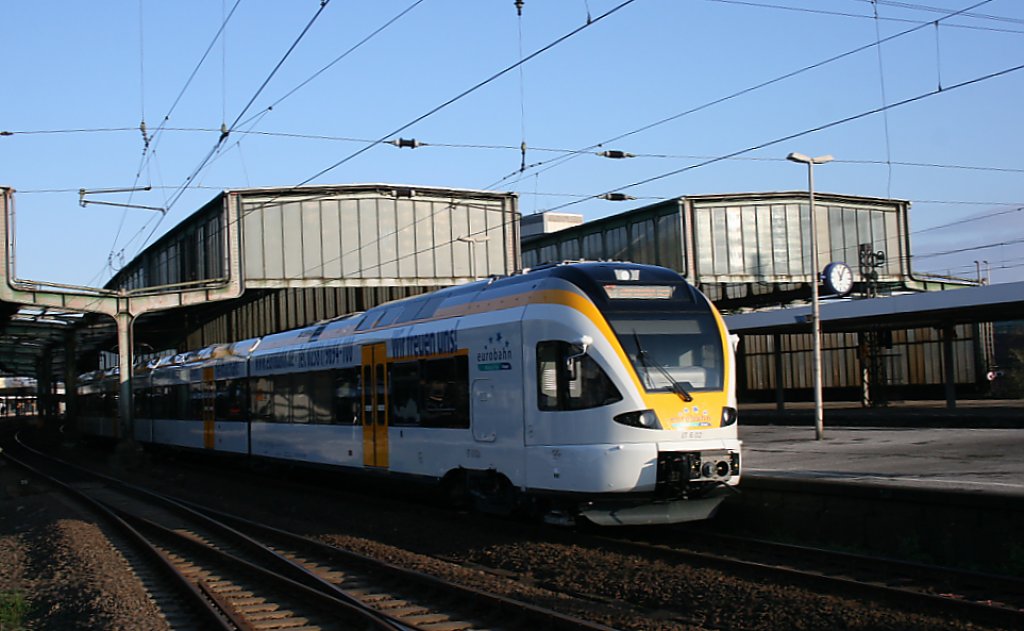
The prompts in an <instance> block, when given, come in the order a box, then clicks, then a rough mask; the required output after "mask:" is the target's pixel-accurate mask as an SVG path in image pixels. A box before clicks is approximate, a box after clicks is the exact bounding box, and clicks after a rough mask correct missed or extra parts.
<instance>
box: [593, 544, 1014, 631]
mask: <svg viewBox="0 0 1024 631" xmlns="http://www.w3.org/2000/svg"><path fill="white" fill-rule="evenodd" d="M673 530H675V529H660V530H658V531H656V532H657V534H655V535H654V536H651V533H650V532H643V533H639V532H637V531H631V532H629V533H628V534H627V533H625V532H624V533H622V536H602V535H595V539H594V541H595V543H596V544H597V545H600V546H602V547H603V548H604V549H617V550H618V551H620V552H623V553H630V554H642V555H645V556H652V555H653V556H656V557H657V558H659V559H660V560H663V561H667V562H669V563H671V562H681V563H689V564H702V565H707V566H713V567H717V568H719V569H723V570H730V571H735V570H743V571H746V572H756V573H762V574H764V576H765V578H766V579H767V580H779V581H792V582H798V583H801V584H806V585H810V586H812V587H814V588H815V589H816V590H820V591H831V592H834V593H838V594H843V595H851V594H852V595H856V596H859V597H866V598H871V599H878V600H880V601H885V602H886V603H891V604H896V605H898V606H901V607H911V608H916V609H919V610H922V611H929V612H932V613H935V612H942V613H943V614H944V615H949V616H954V617H957V618H959V619H963V620H965V621H971V622H985V623H989V624H995V625H999V626H1006V627H1007V628H1024V580H1021V579H1019V578H1016V577H1011V576H1003V575H994V574H982V573H978V572H968V571H964V570H958V569H952V568H947V567H939V566H934V565H925V564H920V563H910V562H905V561H899V560H894V559H888V558H882V557H877V556H867V555H859V554H853V553H848V552H837V551H831V550H826V549H822V548H813V547H806V546H799V545H792V544H782V543H776V542H771V541H766V540H761V539H752V538H744V537H738V536H732V535H718V534H714V533H710V532H708V530H707V529H706V528H700V530H699V534H698V531H697V529H693V528H691V529H690V532H689V534H687V535H686V536H685V540H686V543H685V544H680V543H679V541H680V536H679V533H678V531H675V532H673ZM695 541H699V543H696V544H695V543H694V542H695Z"/></svg>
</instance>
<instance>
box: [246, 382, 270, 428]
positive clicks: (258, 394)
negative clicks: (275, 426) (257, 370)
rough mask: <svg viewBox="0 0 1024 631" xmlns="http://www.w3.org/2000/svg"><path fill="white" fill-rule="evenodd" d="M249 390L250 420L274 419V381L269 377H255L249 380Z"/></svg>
mask: <svg viewBox="0 0 1024 631" xmlns="http://www.w3.org/2000/svg"><path fill="white" fill-rule="evenodd" d="M249 391H250V393H251V397H252V420H254V421H273V420H274V408H273V405H272V403H273V400H274V381H273V380H272V379H271V378H270V377H256V378H255V379H252V380H250V384H249Z"/></svg>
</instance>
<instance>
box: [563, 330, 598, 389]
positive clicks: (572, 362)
mask: <svg viewBox="0 0 1024 631" xmlns="http://www.w3.org/2000/svg"><path fill="white" fill-rule="evenodd" d="M593 343H594V338H592V337H590V336H589V335H583V336H581V337H580V339H578V340H576V341H575V342H573V343H572V344H570V346H569V350H570V352H571V353H572V354H571V355H569V356H567V357H566V358H565V368H566V369H567V370H568V371H569V379H575V378H576V365H577V364H578V363H579V360H580V359H582V358H583V357H584V356H585V355H586V354H587V349H588V348H590V345H591V344H593Z"/></svg>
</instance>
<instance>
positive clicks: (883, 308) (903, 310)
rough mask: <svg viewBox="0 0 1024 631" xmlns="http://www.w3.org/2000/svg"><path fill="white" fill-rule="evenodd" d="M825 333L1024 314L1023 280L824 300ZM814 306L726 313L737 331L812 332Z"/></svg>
mask: <svg viewBox="0 0 1024 631" xmlns="http://www.w3.org/2000/svg"><path fill="white" fill-rule="evenodd" d="M820 311H821V328H822V331H824V332H843V331H847V332H853V331H869V330H878V329H906V328H917V327H940V326H948V325H953V324H964V323H968V322H998V321H1001V320H1021V319H1024V282H1015V283H1000V284H997V285H987V286H982V287H964V288H961V289H948V290H946V291H932V292H925V293H918V294H904V295H899V296H885V297H879V298H863V299H842V300H822V301H821V303H820ZM810 315H811V305H810V304H806V305H801V306H798V307H790V308H787V309H775V310H770V311H754V312H750V313H737V314H733V315H728V316H725V324H726V326H728V327H729V331H730V332H732V333H746V334H751V333H807V332H809V323H810Z"/></svg>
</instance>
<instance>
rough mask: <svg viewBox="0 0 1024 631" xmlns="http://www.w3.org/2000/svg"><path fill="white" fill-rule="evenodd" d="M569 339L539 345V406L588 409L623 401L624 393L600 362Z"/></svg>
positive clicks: (555, 408) (544, 407)
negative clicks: (576, 356)
mask: <svg viewBox="0 0 1024 631" xmlns="http://www.w3.org/2000/svg"><path fill="white" fill-rule="evenodd" d="M578 352H579V349H578V348H574V347H573V346H572V345H571V344H569V343H568V342H563V341H548V342H540V343H539V344H537V407H538V408H539V409H541V410H547V411H556V410H585V409H588V408H595V407H600V406H602V405H608V404H610V403H615V402H616V401H621V400H622V394H621V393H620V392H619V390H618V388H616V387H615V384H613V383H612V381H611V379H609V378H608V374H607V373H606V372H605V371H604V369H603V368H601V366H600V364H598V363H597V361H596V360H594V358H593V357H590V356H589V355H584V356H582V357H578V358H577V359H576V360H575V362H574V365H573V367H572V369H571V370H570V367H569V365H568V360H569V358H570V357H572V356H574V355H576V354H577V353H578Z"/></svg>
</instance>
